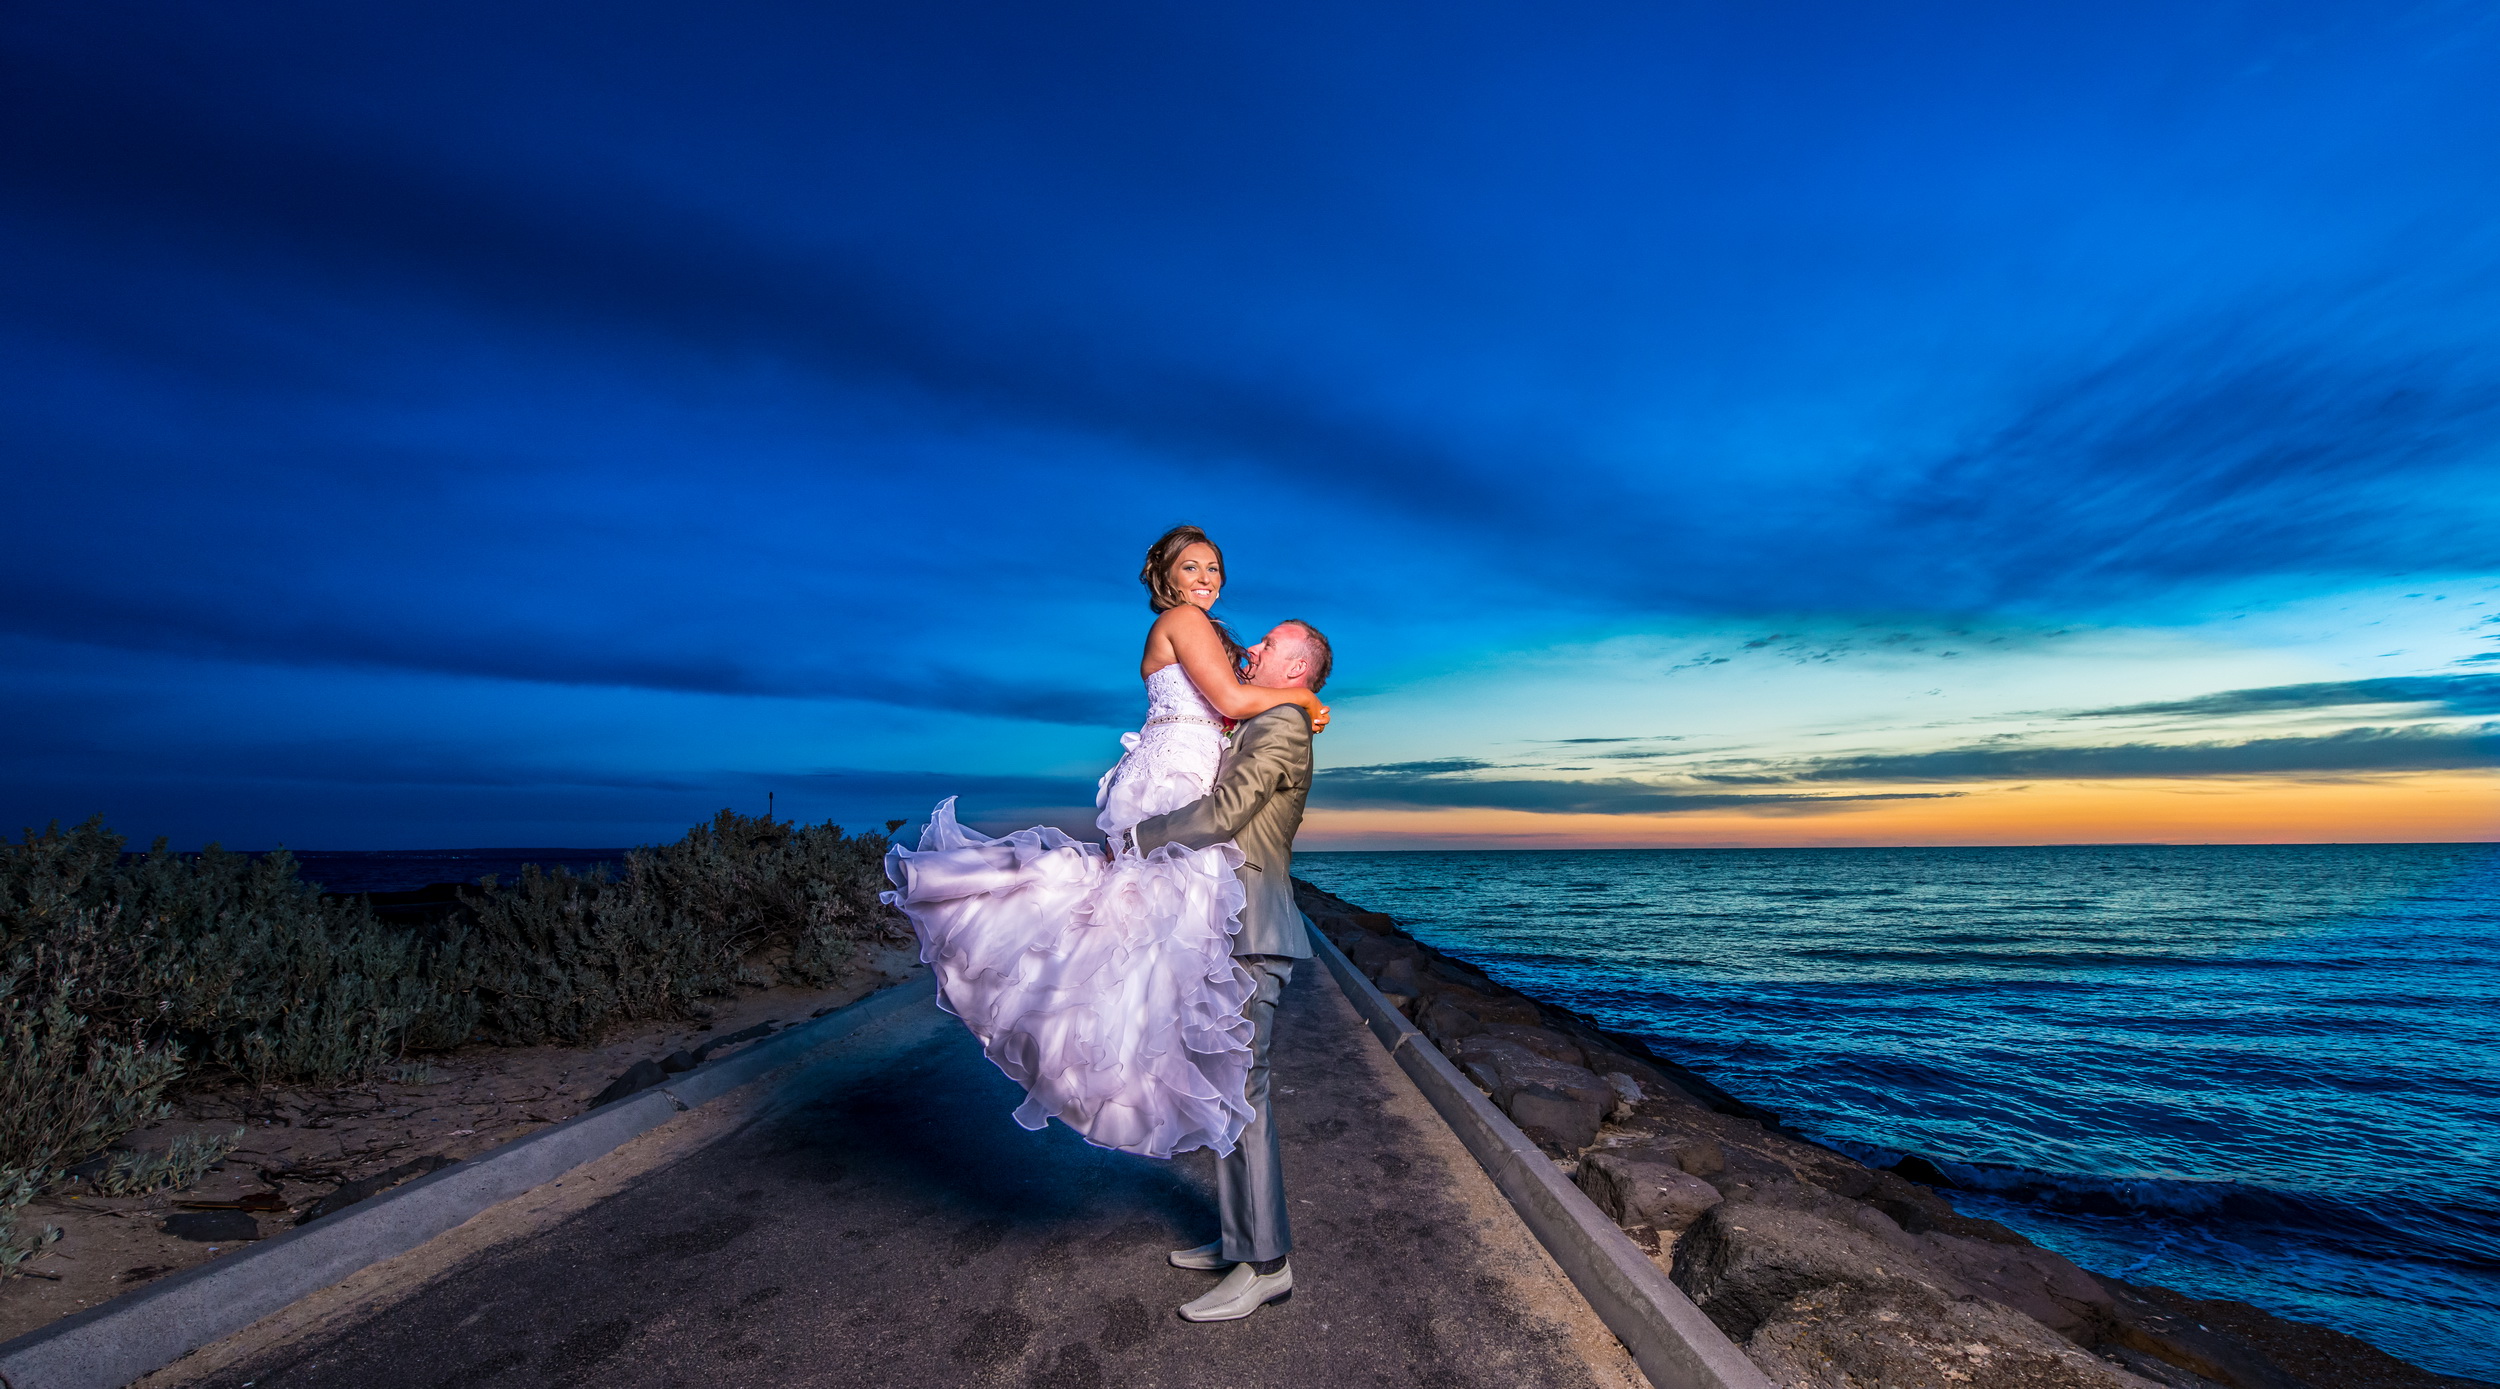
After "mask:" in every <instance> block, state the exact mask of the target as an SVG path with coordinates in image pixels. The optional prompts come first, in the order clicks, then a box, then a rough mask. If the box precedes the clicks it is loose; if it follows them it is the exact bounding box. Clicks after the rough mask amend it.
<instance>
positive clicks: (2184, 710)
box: [2068, 653, 2500, 719]
mask: <svg viewBox="0 0 2500 1389" xmlns="http://www.w3.org/2000/svg"><path fill="white" fill-rule="evenodd" d="M2494 654H2496V655H2500V653H2494ZM2476 659H2484V658H2480V657H2478V658H2476ZM2357 704H2428V705H2434V706H2436V707H2438V708H2440V709H2442V710H2444V711H2445V712H2447V713H2451V714H2463V715H2469V716H2471V715H2482V714H2500V676H2496V675H2418V676H2398V677H2393V678H2389V679H2383V680H2337V681H2327V682H2323V683H2320V684H2312V685H2268V686H2264V687H2262V688H2258V689H2251V690H2224V691H2222V692H2220V693H2218V694H2209V695H2198V696H2197V697H2196V698H2194V699H2179V700H2168V701H2164V702H2162V703H2157V704H2124V705H2120V706H2118V707H2116V708H2113V709H2088V710H2085V711H2084V712H2082V713H2079V714H2072V715H2069V716H2068V717H2070V718H2078V719H2106V718H2120V717H2130V716H2138V715H2152V714H2171V715H2184V716H2188V717H2194V718H2228V717H2231V716H2233V715H2238V714H2263V713H2272V712H2276V711H2278V710H2285V709H2337V708H2344V707H2347V706H2351V705H2357Z"/></svg>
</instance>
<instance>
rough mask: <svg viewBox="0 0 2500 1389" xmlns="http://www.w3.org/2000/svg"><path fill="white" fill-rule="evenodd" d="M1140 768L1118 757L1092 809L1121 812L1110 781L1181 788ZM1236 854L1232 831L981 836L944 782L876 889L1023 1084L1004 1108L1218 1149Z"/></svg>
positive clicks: (1136, 1138)
mask: <svg viewBox="0 0 2500 1389" xmlns="http://www.w3.org/2000/svg"><path fill="white" fill-rule="evenodd" d="M1129 736H1130V738H1131V739H1134V738H1135V737H1136V736H1137V735H1135V734H1131V735H1129ZM1133 746H1134V745H1132V749H1133ZM1123 765H1124V766H1126V765H1127V762H1126V761H1124V764H1123ZM1135 770H1137V769H1136V768H1131V771H1135ZM1153 780H1156V778H1151V777H1133V778H1132V777H1121V776H1120V769H1118V768H1115V769H1114V774H1113V775H1112V776H1107V777H1106V778H1105V779H1104V781H1105V785H1104V804H1105V814H1104V819H1105V820H1106V821H1109V820H1113V819H1115V818H1116V816H1118V815H1122V814H1126V813H1129V812H1131V811H1133V810H1134V808H1135V807H1134V806H1133V805H1132V806H1121V807H1114V806H1113V804H1112V802H1113V800H1114V799H1115V797H1123V798H1126V799H1128V800H1132V801H1138V802H1154V801H1162V800H1167V799H1170V798H1171V796H1172V795H1174V794H1178V789H1176V788H1166V787H1155V786H1150V785H1149V784H1148V783H1149V782H1151V781H1153ZM1195 794H1196V793H1195V792H1194V791H1193V792H1191V793H1190V794H1189V795H1185V796H1182V797H1181V800H1180V801H1179V802H1175V806H1176V805H1178V804H1183V803H1186V801H1187V800H1189V799H1192V798H1194V796H1195ZM1164 808H1165V809H1170V808H1174V807H1169V806H1167V807H1164ZM1138 818H1142V817H1138ZM1127 823H1132V824H1133V823H1135V820H1134V819H1130V820H1128V821H1127ZM1241 862H1242V859H1241V853H1240V851H1239V850H1237V849H1235V848H1234V847H1233V846H1232V845H1230V844H1219V845H1216V846H1214V847H1212V848H1208V849H1201V850H1193V849H1188V848H1184V847H1182V846H1180V845H1177V844H1167V845H1164V846H1162V847H1161V848H1158V849H1156V850H1155V851H1153V852H1152V853H1149V854H1147V855H1145V856H1144V857H1142V858H1123V859H1119V860H1117V861H1108V860H1106V859H1105V858H1104V856H1103V852H1102V850H1101V848H1100V847H1099V846H1097V845H1092V844H1086V843H1081V842H1079V841H1077V840H1074V839H1071V838H1069V837H1068V836H1067V835H1065V834H1063V833H1061V832H1060V831H1058V830H1056V829H1052V828H1049V827H1048V826H1041V827H1037V828H1034V829H1025V830H1017V831H1016V832H1015V833H1013V834H1009V835H1006V836H1004V837H1002V838H998V839H991V838H987V837H985V836H982V835H979V834H975V833H973V832H971V831H969V830H967V829H965V828H963V827H962V826H961V825H959V824H958V823H956V820H955V802H954V800H953V798H951V797H950V798H948V799H947V800H946V801H944V802H941V803H940V804H939V805H938V807H937V810H936V811H935V812H934V813H933V814H932V815H931V816H930V819H929V825H928V828H927V829H925V830H924V831H922V833H921V836H920V847H919V849H917V850H911V849H904V848H901V847H899V846H898V847H896V848H895V849H893V850H892V851H891V852H889V853H888V854H887V855H886V875H887V877H888V878H890V879H891V880H892V881H893V882H894V884H895V891H892V892H889V893H886V894H885V900H886V901H887V902H890V903H892V904H893V905H895V906H897V907H900V908H901V909H902V911H903V912H904V914H905V915H906V916H908V917H910V919H911V924H912V929H913V931H914V932H915V933H916V934H917V935H918V936H919V938H920V958H921V959H922V960H923V961H924V962H926V963H927V964H928V965H929V966H930V967H931V969H932V971H933V972H934V973H935V974H936V976H937V986H938V1005H939V1006H940V1007H942V1008H944V1009H945V1010H946V1011H948V1012H950V1013H953V1014H954V1015H955V1016H957V1017H959V1018H961V1019H963V1022H964V1025H965V1026H966V1027H968V1028H970V1029H971V1031H972V1034H973V1036H974V1037H976V1038H978V1039H979V1040H980V1043H981V1049H982V1051H983V1052H984V1054H986V1055H987V1056H988V1057H989V1059H990V1060H991V1061H992V1062H993V1063H994V1064H996V1065H997V1067H998V1069H999V1070H1001V1071H1003V1072H1005V1073H1006V1075H1007V1076H1008V1078H1009V1079H1011V1080H1013V1081H1015V1082H1016V1083H1017V1084H1018V1085H1021V1086H1023V1087H1024V1091H1025V1101H1024V1103H1023V1104H1022V1105H1021V1106H1020V1107H1018V1108H1017V1110H1016V1112H1015V1119H1016V1122H1017V1123H1019V1124H1022V1125H1023V1126H1024V1127H1026V1128H1028V1129H1039V1128H1041V1127H1043V1126H1044V1125H1045V1124H1047V1123H1048V1122H1049V1121H1050V1120H1052V1119H1054V1118H1055V1119H1058V1120H1060V1121H1061V1122H1063V1123H1065V1124H1066V1125H1067V1126H1068V1127H1069V1128H1072V1129H1074V1130H1076V1131H1077V1132H1078V1133H1079V1134H1082V1135H1083V1136H1084V1137H1085V1140H1086V1141H1087V1142H1089V1143H1093V1144H1096V1145H1097V1146H1100V1147H1105V1148H1117V1149H1120V1150H1121V1151H1123V1152H1130V1153H1140V1154H1143V1155H1145V1156H1148V1157H1158V1158H1160V1157H1170V1156H1171V1155H1172V1154H1174V1153H1178V1152H1185V1151H1187V1150H1189V1149H1192V1148H1213V1149H1214V1150H1216V1151H1217V1152H1218V1153H1230V1152H1231V1151H1232V1150H1233V1147H1234V1145H1235V1143H1236V1142H1238V1141H1239V1139H1240V1137H1241V1131H1242V1128H1243V1127H1244V1126H1245V1125H1246V1124H1248V1123H1249V1121H1250V1117H1251V1116H1250V1107H1249V1105H1248V1103H1247V1102H1246V1101H1245V1100H1244V1099H1243V1092H1244V1088H1245V1082H1246V1081H1247V1078H1248V1075H1249V1069H1250V1033H1251V1029H1250V1024H1249V1022H1248V1021H1247V1020H1246V1019H1244V1018H1243V1017H1242V1009H1243V1006H1244V1004H1246V1003H1247V1002H1248V1000H1249V997H1250V993H1251V989H1252V985H1251V982H1250V978H1249V976H1248V975H1247V974H1246V973H1244V972H1243V971H1242V970H1241V969H1240V968H1239V967H1237V966H1236V965H1234V963H1233V956H1232V938H1233V935H1234V933H1236V932H1237V931H1239V930H1240V914H1241V907H1242V903H1243V901H1244V895H1243V892H1242V888H1241V882H1240V879H1239V878H1238V877H1237V876H1236V870H1237V869H1238V868H1239V867H1240V866H1241Z"/></svg>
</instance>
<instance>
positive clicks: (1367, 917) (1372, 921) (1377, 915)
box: [1338, 912, 1398, 936]
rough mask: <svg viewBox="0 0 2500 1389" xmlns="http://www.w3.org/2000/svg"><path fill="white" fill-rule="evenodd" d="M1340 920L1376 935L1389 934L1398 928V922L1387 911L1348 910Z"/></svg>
mask: <svg viewBox="0 0 2500 1389" xmlns="http://www.w3.org/2000/svg"><path fill="white" fill-rule="evenodd" d="M1338 920H1340V921H1343V922H1344V923H1345V924H1347V925H1348V926H1351V927H1353V928H1354V929H1356V930H1358V931H1364V932H1368V933H1370V934H1372V935H1375V936H1385V935H1389V934H1391V933H1392V932H1394V931H1396V930H1397V929H1398V923H1397V922H1396V921H1395V920H1393V919H1392V918H1391V917H1390V916H1389V915H1388V914H1387V913H1386V912H1347V913H1345V914H1343V915H1342V916H1340V917H1339V918H1338Z"/></svg>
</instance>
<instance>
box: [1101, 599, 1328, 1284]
mask: <svg viewBox="0 0 2500 1389" xmlns="http://www.w3.org/2000/svg"><path fill="white" fill-rule="evenodd" d="M1329 664H1330V652H1329V649H1328V638H1326V637H1323V636H1321V635H1320V634H1319V629H1318V628H1316V627H1313V626H1312V625H1311V624H1309V623H1307V622H1283V623H1279V624H1277V626H1276V629H1275V630H1274V631H1271V632H1269V633H1268V634H1267V637H1266V639H1265V640H1263V641H1261V642H1260V643H1259V644H1258V645H1256V646H1254V647H1251V648H1250V664H1249V671H1248V677H1249V682H1250V683H1251V684H1253V685H1263V686H1266V687H1267V688H1269V689H1279V690H1281V689H1292V688H1295V687H1297V686H1299V687H1301V688H1303V689H1307V690H1310V691H1312V692H1313V693H1317V692H1318V690H1319V688H1320V686H1322V685H1324V684H1326V683H1328V667H1329ZM1310 790H1311V721H1310V716H1309V715H1308V714H1306V713H1304V712H1303V710H1302V706H1301V705H1299V704H1280V705H1277V706H1276V707H1275V708H1273V709H1270V710H1268V711H1267V712H1266V713H1264V714H1259V715H1257V716H1255V717H1252V718H1250V719H1247V720H1245V721H1244V722H1243V723H1242V725H1241V726H1240V727H1239V728H1237V729H1235V730H1234V731H1233V745H1232V748H1231V750H1230V751H1228V752H1226V753H1225V754H1224V764H1223V766H1222V767H1221V768H1220V769H1219V770H1218V771H1217V772H1216V774H1215V789H1214V790H1213V791H1211V792H1209V793H1207V794H1206V795H1204V796H1202V797H1200V798H1198V799H1197V800H1194V801H1191V802H1190V803H1189V804H1187V805H1185V806H1182V807H1181V808H1180V809H1178V810H1175V811H1173V812H1172V813H1170V814H1168V815H1158V816H1156V817H1154V818H1153V819H1151V820H1146V821H1142V822H1140V823H1139V824H1138V825H1137V827H1136V828H1135V829H1133V830H1131V831H1129V833H1130V834H1132V835H1134V836H1135V839H1134V840H1133V848H1134V851H1135V852H1138V853H1149V852H1152V851H1153V850H1154V849H1155V848H1156V846H1158V845H1163V844H1181V845H1186V846H1187V847H1189V848H1192V849H1203V848H1206V847H1207V846H1209V845H1211V844H1221V843H1223V842H1224V841H1226V840H1231V841H1232V842H1233V843H1234V844H1235V845H1236V846H1237V847H1239V848H1240V850H1241V852H1242V856H1243V858H1244V859H1245V860H1246V861H1245V862H1244V863H1243V864H1242V865H1241V885H1242V888H1243V889H1244V891H1245V893H1246V895H1247V898H1248V900H1247V901H1245V902H1244V903H1243V904H1242V908H1241V934H1239V935H1237V936H1235V937H1234V938H1233V962H1234V963H1235V964H1237V965H1239V966H1240V967H1241V968H1242V970H1243V971H1244V972H1246V973H1248V974H1249V976H1250V980H1251V982H1252V983H1253V984H1255V985H1256V986H1257V992H1255V993H1253V994H1252V995H1251V997H1250V1001H1249V1003H1248V1004H1247V1005H1246V1006H1245V1008H1244V1009H1243V1011H1244V1013H1245V1014H1246V1015H1247V1016H1248V1018H1249V1019H1250V1024H1251V1027H1252V1029H1253V1033H1252V1041H1251V1044H1250V1077H1249V1086H1248V1093H1247V1096H1246V1098H1247V1099H1248V1100H1249V1101H1250V1109H1251V1119H1250V1125H1249V1127H1247V1128H1245V1129H1243V1130H1242V1132H1241V1142H1240V1143H1239V1145H1238V1146H1236V1147H1235V1148H1234V1149H1233V1151H1232V1153H1231V1155H1230V1156H1228V1157H1225V1158H1223V1159H1221V1160H1220V1161H1219V1162H1218V1163H1217V1166H1216V1169H1215V1182H1216V1186H1215V1191H1216V1203H1217V1205H1218V1206H1219V1207H1220V1208H1221V1210H1222V1213H1223V1223H1224V1237H1223V1238H1222V1239H1219V1240H1216V1241H1215V1242H1214V1243H1212V1244H1202V1245H1200V1246H1198V1247H1197V1248H1195V1249H1183V1250H1179V1251H1176V1252H1175V1253H1174V1254H1173V1255H1172V1262H1173V1263H1174V1264H1175V1265H1176V1266H1178V1267H1181V1268H1196V1269H1205V1270H1207V1271H1209V1272H1213V1271H1215V1270H1217V1269H1227V1270H1229V1271H1228V1272H1227V1273H1226V1274H1225V1275H1224V1281H1223V1282H1221V1283H1218V1284H1216V1285H1215V1290H1214V1291H1212V1292H1210V1293H1208V1294H1207V1295H1206V1296H1204V1297H1201V1298H1199V1299H1198V1300H1197V1301H1195V1302H1192V1303H1189V1304H1188V1305H1187V1306H1184V1307H1182V1308H1181V1315H1182V1316H1184V1317H1187V1318H1188V1319H1189V1320H1191V1321H1238V1320H1240V1319H1241V1318H1243V1317H1246V1316H1248V1315H1250V1314H1251V1313H1252V1312H1255V1311H1257V1310H1259V1309H1260V1308H1261V1307H1264V1306H1266V1305H1267V1304H1268V1303H1270V1302H1274V1301H1275V1300H1276V1299H1278V1298H1280V1297H1283V1296H1285V1295H1286V1294H1287V1293H1290V1292H1292V1291H1293V1268H1292V1266H1291V1265H1289V1264H1287V1263H1286V1262H1285V1252H1286V1251H1287V1250H1289V1249H1291V1248H1292V1247H1293V1235H1292V1232H1291V1231H1290V1230H1288V1229H1287V1228H1286V1224H1285V1174H1284V1169H1283V1168H1282V1167H1281V1166H1280V1165H1279V1164H1278V1161H1277V1149H1276V1124H1275V1118H1274V1116H1273V1115H1272V1114H1271V1113H1270V1112H1269V1110H1268V1102H1267V1086H1268V1070H1267V1054H1268V1048H1269V1046H1270V1045H1271V1044H1272V1043H1273V1042H1274V1041H1275V1038H1276V1003H1277V1000H1278V999H1279V998H1281V997H1282V996H1283V995H1284V992H1285V983H1286V981H1287V980H1290V979H1291V978H1293V962H1294V961H1296V960H1307V959H1309V958H1310V957H1311V941H1310V937H1309V936H1308V935H1307V934H1305V932H1304V931H1303V928H1302V913H1301V911H1300V910H1299V909H1298V908H1296V907H1295V906H1294V904H1293V832H1294V831H1295V830H1296V829H1297V828H1299V827H1300V826H1301V824H1302V801H1303V798H1304V797H1305V796H1307V795H1309V794H1310Z"/></svg>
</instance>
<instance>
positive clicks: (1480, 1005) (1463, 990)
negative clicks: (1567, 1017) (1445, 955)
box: [1419, 960, 1545, 1027]
mask: <svg viewBox="0 0 2500 1389" xmlns="http://www.w3.org/2000/svg"><path fill="white" fill-rule="evenodd" d="M1447 963H1448V961H1446V960H1434V961H1432V962H1431V963H1430V964H1429V965H1426V966H1424V967H1423V969H1422V971H1421V974H1420V976H1419V982H1420V984H1421V986H1422V988H1423V991H1424V993H1425V995H1426V996H1427V997H1431V998H1447V999H1449V1000H1450V1001H1451V1002H1453V1003H1455V1004H1457V1005H1458V1006H1459V1007H1461V1008H1464V1009H1466V1010H1467V1011H1468V1012H1470V1013H1473V1014H1475V1015H1476V1019H1477V1021H1479V1022H1515V1023H1521V1024H1524V1025H1526V1026H1529V1027H1534V1026H1536V1025H1538V1024H1539V1023H1542V1022H1543V1021H1545V1015H1544V1014H1543V1013H1541V1012H1539V1011H1537V1006H1536V1005H1535V1004H1533V1003H1530V1002H1529V1001H1528V1000H1526V999H1524V998H1519V997H1516V996H1511V997H1502V996H1498V995H1495V994H1492V993H1488V992H1486V991H1485V989H1477V988H1471V987H1469V986H1468V985H1466V984H1463V983H1453V982H1451V980H1450V979H1449V977H1448V976H1447V975H1446V974H1445V973H1444V972H1443V971H1442V969H1441V966H1442V965H1444V964H1447ZM1491 987H1492V985H1490V984H1488V985H1487V986H1486V988H1487V989H1489V988H1491Z"/></svg>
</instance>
